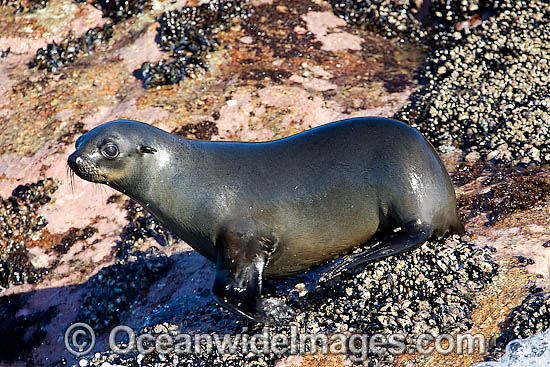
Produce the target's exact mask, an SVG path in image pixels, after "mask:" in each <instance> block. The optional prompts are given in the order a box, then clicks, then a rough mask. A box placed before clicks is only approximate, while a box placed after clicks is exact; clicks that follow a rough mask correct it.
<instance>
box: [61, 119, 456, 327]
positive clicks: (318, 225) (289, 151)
mask: <svg viewBox="0 0 550 367" xmlns="http://www.w3.org/2000/svg"><path fill="white" fill-rule="evenodd" d="M68 165H69V167H70V168H71V169H72V171H73V172H75V173H76V174H77V175H78V176H79V177H81V178H82V179H84V180H88V181H91V182H97V183H102V184H106V185H109V186H111V187H112V188H114V189H116V190H118V191H120V192H122V193H124V194H126V195H128V196H130V197H131V198H132V199H134V200H136V201H137V202H139V203H140V204H141V205H142V206H143V207H144V208H146V209H147V210H148V211H149V212H150V213H151V214H152V215H154V216H155V217H156V218H157V219H158V220H160V221H161V222H162V223H163V224H164V225H165V226H166V227H167V228H169V229H170V230H172V231H173V232H174V233H175V234H176V235H177V236H179V237H180V238H181V239H183V240H184V241H186V242H187V243H188V244H189V245H190V246H192V247H193V248H194V249H195V250H196V251H198V252H199V253H200V254H202V255H203V256H205V257H206V258H207V259H209V260H210V261H212V262H214V263H215V264H216V276H215V279H214V284H213V287H212V294H213V296H214V298H215V299H216V300H217V301H218V302H219V303H220V304H221V305H223V306H225V307H226V308H228V309H229V310H231V311H234V312H236V313H238V314H240V315H242V316H245V317H247V318H250V319H253V320H256V321H259V322H265V321H266V313H265V310H264V307H263V304H262V300H261V291H262V279H263V277H278V276H285V275H290V274H295V273H299V272H304V271H307V270H308V269H311V268H312V267H315V266H319V265H322V264H326V263H327V262H329V261H331V260H334V259H337V258H340V259H339V260H338V261H337V262H336V263H335V264H334V265H333V266H332V268H331V269H330V270H329V273H330V274H332V275H338V274H340V273H341V272H342V271H344V270H347V269H349V268H352V267H355V266H358V265H360V264H365V263H368V262H371V261H374V260H376V259H380V258H382V257H386V256H390V255H394V254H397V253H399V252H401V251H404V250H407V249H411V248H414V247H416V246H419V245H421V244H422V243H424V242H425V241H426V240H428V239H429V238H430V237H432V236H435V237H440V236H443V235H444V234H445V233H447V232H457V233H462V232H463V231H464V228H463V226H462V224H461V222H460V220H459V219H458V216H457V212H456V197H455V192H454V189H453V186H452V184H451V181H450V179H449V175H448V173H447V171H446V169H445V167H444V166H443V164H442V162H441V160H440V158H439V156H438V154H437V152H436V151H435V149H434V148H433V147H432V145H431V144H430V143H429V142H428V141H427V140H426V139H425V138H424V137H423V136H422V135H421V134H420V133H419V132H418V131H416V130H415V129H413V128H412V127H410V126H408V125H406V124H404V123H401V122H398V121H394V120H390V119H385V118H374V117H366V118H355V119H349V120H343V121H338V122H333V123H330V124H326V125H323V126H320V127H317V128H314V129H311V130H307V131H305V132H302V133H299V134H296V135H293V136H290V137H286V138H283V139H279V140H274V141H268V142H260V143H252V142H212V141H199V140H191V139H185V138H182V137H178V136H175V135H172V134H169V133H167V132H165V131H163V130H160V129H158V128H155V127H153V126H150V125H147V124H144V123H141V122H137V121H128V120H118V121H112V122H109V123H106V124H103V125H100V126H98V127H96V128H94V129H93V130H91V131H89V132H88V133H86V134H84V135H82V136H80V137H79V138H78V140H77V141H76V151H75V152H74V153H72V154H71V155H70V156H69V158H68ZM391 231H396V233H395V236H394V237H393V238H392V239H391V240H388V241H386V242H383V243H381V244H379V245H377V246H374V247H371V248H367V249H366V250H364V251H362V252H360V253H354V254H349V253H350V252H351V250H353V249H354V248H356V247H358V246H359V245H361V244H363V243H365V242H366V241H368V240H369V239H370V238H371V237H372V236H373V235H374V234H375V233H377V232H381V233H384V232H391Z"/></svg>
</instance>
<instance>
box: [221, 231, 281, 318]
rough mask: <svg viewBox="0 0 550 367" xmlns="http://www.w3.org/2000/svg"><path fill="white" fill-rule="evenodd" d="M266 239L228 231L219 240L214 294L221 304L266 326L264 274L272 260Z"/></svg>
mask: <svg viewBox="0 0 550 367" xmlns="http://www.w3.org/2000/svg"><path fill="white" fill-rule="evenodd" d="M269 242H270V241H268V240H266V239H265V238H261V239H259V240H258V238H256V237H255V236H249V235H247V234H246V233H245V234H241V233H237V232H231V231H225V232H224V233H222V234H221V235H220V236H219V237H218V239H217V240H216V248H217V252H218V261H217V269H216V278H215V280H214V286H213V287H212V294H213V295H214V298H215V299H216V301H217V302H218V303H220V304H221V305H222V306H224V307H225V308H227V309H228V310H230V311H233V312H235V313H237V314H239V315H241V316H244V317H246V318H248V319H251V320H254V321H257V322H262V323H267V317H266V314H265V311H264V309H263V306H262V300H261V297H260V296H261V293H262V274H263V270H264V267H265V265H266V263H267V260H268V258H269V252H266V251H265V245H266V243H269Z"/></svg>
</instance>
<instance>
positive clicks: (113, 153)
mask: <svg viewBox="0 0 550 367" xmlns="http://www.w3.org/2000/svg"><path fill="white" fill-rule="evenodd" d="M101 154H103V156H104V157H105V158H107V159H115V158H116V157H117V156H118V147H117V146H116V144H113V143H108V144H105V145H104V146H103V148H101Z"/></svg>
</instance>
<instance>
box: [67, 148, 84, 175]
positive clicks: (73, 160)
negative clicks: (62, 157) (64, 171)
mask: <svg viewBox="0 0 550 367" xmlns="http://www.w3.org/2000/svg"><path fill="white" fill-rule="evenodd" d="M80 161H82V158H80V157H79V156H78V155H77V154H76V152H74V153H73V154H71V155H70V156H69V158H68V159H67V164H68V165H69V167H71V169H72V170H73V171H74V172H78V163H79V162H80Z"/></svg>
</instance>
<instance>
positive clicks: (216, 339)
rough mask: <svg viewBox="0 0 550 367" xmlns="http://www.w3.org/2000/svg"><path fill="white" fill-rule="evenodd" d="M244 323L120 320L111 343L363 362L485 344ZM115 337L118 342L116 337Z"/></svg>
mask: <svg viewBox="0 0 550 367" xmlns="http://www.w3.org/2000/svg"><path fill="white" fill-rule="evenodd" d="M247 332H248V330H247V329H246V328H244V329H243V333H239V334H217V333H212V334H199V333H197V334H185V333H179V332H167V333H160V334H151V333H136V332H135V331H134V330H133V329H132V328H130V327H128V326H125V325H119V326H116V327H114V328H113V329H112V330H111V332H110V333H109V347H110V348H111V350H112V351H113V352H115V353H118V354H128V353H133V352H139V353H140V354H142V355H146V354H150V353H154V352H156V353H158V354H161V355H163V354H171V353H175V354H196V355H204V354H211V353H213V352H214V351H216V352H217V353H219V354H222V355H234V354H237V353H240V354H244V355H247V354H249V353H253V354H264V355H265V354H270V353H273V354H275V355H281V356H282V355H298V354H301V355H305V354H319V353H321V354H324V355H328V354H347V355H349V358H350V359H351V360H352V361H353V362H365V361H366V360H367V359H368V357H369V356H372V355H377V356H383V355H387V354H392V355H401V354H415V353H419V354H423V355H430V354H433V353H439V354H442V355H447V354H450V353H456V354H458V355H461V354H469V355H473V354H479V355H482V354H485V353H487V350H488V348H489V343H488V339H487V338H486V337H485V336H484V335H483V334H457V335H450V334H440V335H438V336H433V335H431V334H419V335H405V334H389V335H388V334H374V335H370V336H368V335H364V334H344V333H336V334H330V335H329V334H322V333H317V334H307V333H300V331H299V329H298V327H296V326H291V327H290V333H289V334H272V333H269V329H268V328H264V329H263V330H262V332H261V333H258V334H254V335H250V334H248V333H247ZM117 340H118V342H117ZM121 341H124V342H121ZM94 345H95V333H94V331H93V329H92V328H91V327H90V326H89V325H88V324H85V323H76V324H73V325H71V326H70V327H69V328H68V329H67V331H66V332H65V347H66V348H67V350H68V351H69V352H71V353H72V354H74V355H76V356H84V355H86V354H89V353H91V351H92V350H93V347H94Z"/></svg>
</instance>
